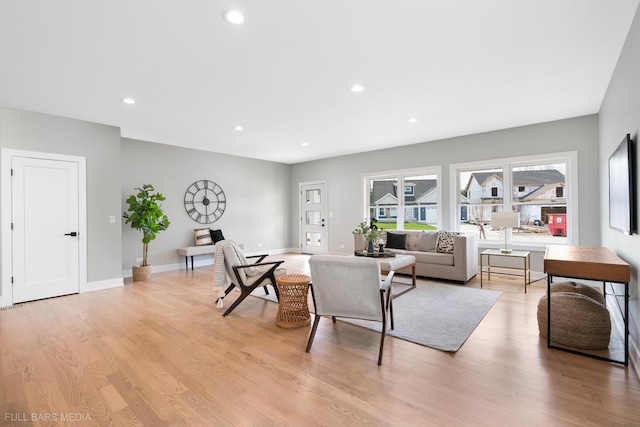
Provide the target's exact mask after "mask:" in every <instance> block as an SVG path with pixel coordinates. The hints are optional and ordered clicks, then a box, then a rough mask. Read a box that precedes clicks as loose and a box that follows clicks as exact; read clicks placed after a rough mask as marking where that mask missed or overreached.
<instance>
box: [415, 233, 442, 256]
mask: <svg viewBox="0 0 640 427" xmlns="http://www.w3.org/2000/svg"><path fill="white" fill-rule="evenodd" d="M437 243H438V233H437V232H435V231H425V232H424V233H420V234H419V237H418V247H417V248H416V250H418V251H422V252H434V251H435V250H436V244H437Z"/></svg>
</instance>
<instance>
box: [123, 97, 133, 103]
mask: <svg viewBox="0 0 640 427" xmlns="http://www.w3.org/2000/svg"><path fill="white" fill-rule="evenodd" d="M121 99H122V102H124V103H125V104H135V103H136V100H135V99H133V98H121Z"/></svg>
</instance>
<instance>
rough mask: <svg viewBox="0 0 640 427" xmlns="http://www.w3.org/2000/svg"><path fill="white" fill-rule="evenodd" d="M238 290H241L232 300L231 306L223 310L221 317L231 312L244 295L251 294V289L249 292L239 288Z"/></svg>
mask: <svg viewBox="0 0 640 427" xmlns="http://www.w3.org/2000/svg"><path fill="white" fill-rule="evenodd" d="M240 292H241V293H240V296H239V297H238V298H237V299H236V300H235V301H234V302H233V304H231V306H230V307H229V308H228V309H227V311H225V312H224V313H223V314H222V316H223V317H225V316H227V315H228V314H229V313H231V312H232V311H233V309H234V308H236V307H237V306H238V304H240V303H241V302H242V301H243V300H244V299H245V298H246V297H248V296H249V294H251V290H250V291H249V292H247V291H245V290H244V289H241V290H240Z"/></svg>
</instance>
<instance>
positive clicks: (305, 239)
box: [300, 183, 327, 254]
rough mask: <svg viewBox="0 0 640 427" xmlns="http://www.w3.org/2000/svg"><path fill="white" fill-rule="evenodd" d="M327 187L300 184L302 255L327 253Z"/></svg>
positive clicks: (317, 184) (318, 184)
mask: <svg viewBox="0 0 640 427" xmlns="http://www.w3.org/2000/svg"><path fill="white" fill-rule="evenodd" d="M326 188H327V185H326V184H325V183H311V184H300V213H301V215H300V222H301V226H300V240H301V242H300V248H301V251H302V253H303V254H324V253H326V252H327V224H326V221H325V219H326V217H327V212H326V211H327V190H326Z"/></svg>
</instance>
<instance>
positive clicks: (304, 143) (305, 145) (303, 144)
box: [300, 142, 309, 147]
mask: <svg viewBox="0 0 640 427" xmlns="http://www.w3.org/2000/svg"><path fill="white" fill-rule="evenodd" d="M300 145H302V146H303V147H307V146H309V143H308V142H303V143H302V144H300Z"/></svg>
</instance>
